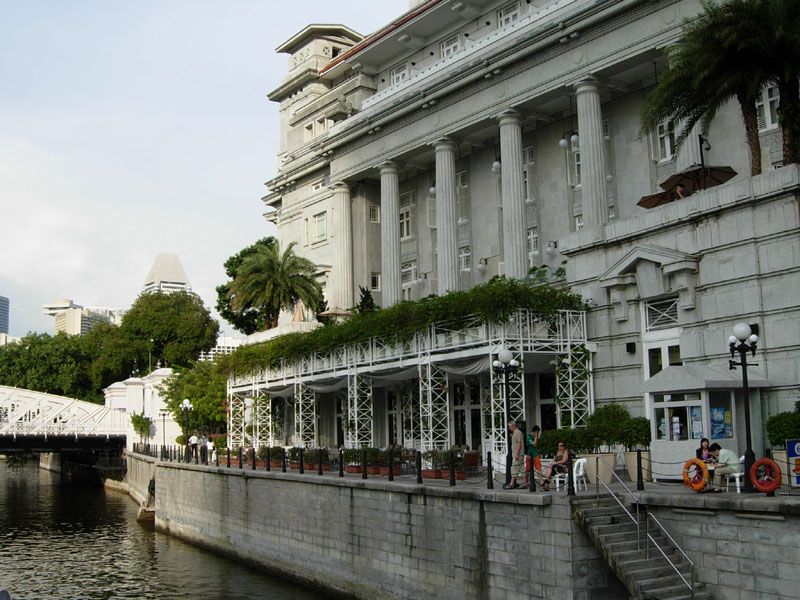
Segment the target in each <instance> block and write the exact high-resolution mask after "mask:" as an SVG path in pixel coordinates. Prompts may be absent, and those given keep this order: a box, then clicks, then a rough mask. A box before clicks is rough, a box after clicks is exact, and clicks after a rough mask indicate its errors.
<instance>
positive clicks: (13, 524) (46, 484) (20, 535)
mask: <svg viewBox="0 0 800 600" xmlns="http://www.w3.org/2000/svg"><path fill="white" fill-rule="evenodd" d="M136 513H137V507H136V504H135V503H134V502H133V501H132V500H131V499H130V498H129V497H128V496H126V495H124V494H120V493H118V492H112V491H107V490H104V489H103V488H100V487H91V486H86V485H62V484H61V483H60V480H59V476H58V475H56V474H55V473H51V472H49V471H44V470H40V469H39V468H38V466H37V463H36V460H34V459H28V461H27V462H26V463H25V464H22V465H14V464H11V463H9V462H6V461H5V460H0V590H7V591H8V592H9V593H10V594H11V598H12V600H100V599H102V600H116V599H122V598H135V599H137V600H151V599H152V600H261V599H264V600H319V599H322V598H327V597H328V596H327V595H324V594H321V593H319V592H314V591H309V590H306V589H303V588H299V587H297V586H296V585H294V584H292V583H288V582H285V581H283V580H280V579H276V578H273V577H271V576H269V575H266V574H264V573H261V572H259V571H257V570H255V569H251V568H249V567H247V566H245V565H241V564H239V563H237V562H235V561H232V560H229V559H226V558H222V557H219V556H217V555H215V554H212V553H210V552H207V551H205V550H202V549H199V548H196V547H194V546H191V545H189V544H186V543H185V542H182V541H180V540H178V539H175V538H172V537H170V536H167V535H164V534H162V533H158V532H156V531H153V528H152V526H150V527H147V526H142V525H141V524H139V523H138V522H137V521H136Z"/></svg>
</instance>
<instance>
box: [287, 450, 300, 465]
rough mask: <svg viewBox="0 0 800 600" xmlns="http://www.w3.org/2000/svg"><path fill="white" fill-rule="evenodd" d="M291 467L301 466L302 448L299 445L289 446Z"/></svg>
mask: <svg viewBox="0 0 800 600" xmlns="http://www.w3.org/2000/svg"><path fill="white" fill-rule="evenodd" d="M289 468H290V469H299V468H300V448H298V447H297V446H294V447H292V448H289Z"/></svg>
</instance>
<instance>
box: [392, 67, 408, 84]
mask: <svg viewBox="0 0 800 600" xmlns="http://www.w3.org/2000/svg"><path fill="white" fill-rule="evenodd" d="M406 79H408V65H407V64H402V65H398V66H396V67H395V68H394V69H392V70H391V71H390V72H389V81H390V82H391V84H392V85H397V84H398V83H402V82H404V81H405V80H406Z"/></svg>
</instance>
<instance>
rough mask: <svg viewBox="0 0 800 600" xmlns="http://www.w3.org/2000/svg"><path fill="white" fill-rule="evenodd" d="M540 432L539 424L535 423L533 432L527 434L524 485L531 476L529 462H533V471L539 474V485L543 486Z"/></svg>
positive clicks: (523, 485) (524, 485) (525, 485)
mask: <svg viewBox="0 0 800 600" xmlns="http://www.w3.org/2000/svg"><path fill="white" fill-rule="evenodd" d="M539 433H541V429H539V426H538V425H534V426H533V428H532V429H531V432H530V433H529V434H528V435H526V436H525V456H526V459H525V477H524V478H523V484H522V487H527V486H528V483H530V482H529V481H528V477H529V476H530V475H529V474H530V467H529V464H530V463H531V462H533V471H534V472H535V473H537V474H538V475H539V486H540V487H541V486H543V485H544V482H543V480H542V479H543V478H542V459H541V458H539V447H538V446H539Z"/></svg>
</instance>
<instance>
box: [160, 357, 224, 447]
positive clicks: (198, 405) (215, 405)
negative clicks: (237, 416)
mask: <svg viewBox="0 0 800 600" xmlns="http://www.w3.org/2000/svg"><path fill="white" fill-rule="evenodd" d="M161 392H162V394H163V397H164V400H165V401H166V403H167V408H168V409H169V410H170V411H171V412H172V414H173V416H174V418H175V422H176V423H180V424H181V427H185V422H186V420H187V417H188V424H189V430H190V431H192V430H195V429H199V430H200V431H204V432H209V433H213V432H215V431H218V430H220V429H224V426H225V423H226V421H227V413H226V411H225V396H226V393H227V375H226V374H225V373H224V372H223V371H222V370H221V369H220V368H219V367H218V366H217V365H216V363H213V362H199V363H197V364H195V365H194V367H193V368H191V369H181V370H180V371H178V372H177V373H175V374H174V375H173V376H172V377H170V378H169V379H167V380H166V381H165V382H164V384H163V385H162V387H161ZM184 398H188V399H189V400H190V401H191V403H192V410H191V411H190V412H189V414H188V415H184V414H183V412H182V411H181V408H180V405H181V402H183V400H184Z"/></svg>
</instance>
